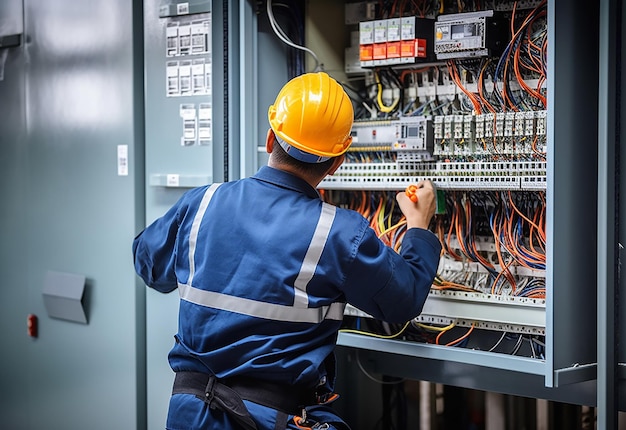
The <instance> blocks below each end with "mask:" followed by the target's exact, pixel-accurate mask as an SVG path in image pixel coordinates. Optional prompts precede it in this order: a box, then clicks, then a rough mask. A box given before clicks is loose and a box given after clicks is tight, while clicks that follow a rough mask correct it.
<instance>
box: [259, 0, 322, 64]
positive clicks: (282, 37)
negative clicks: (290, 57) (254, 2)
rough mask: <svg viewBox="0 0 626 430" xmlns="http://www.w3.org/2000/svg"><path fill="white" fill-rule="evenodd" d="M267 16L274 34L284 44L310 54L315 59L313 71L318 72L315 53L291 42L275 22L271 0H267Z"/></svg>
mask: <svg viewBox="0 0 626 430" xmlns="http://www.w3.org/2000/svg"><path fill="white" fill-rule="evenodd" d="M267 16H268V18H269V20H270V25H271V26H272V30H274V33H276V36H278V38H279V39H280V40H282V41H283V42H284V43H285V44H286V45H289V46H291V47H292V48H296V49H300V50H301V51H305V52H308V53H309V54H311V56H313V58H314V59H315V69H314V70H313V71H314V72H319V71H320V70H321V68H320V60H319V59H318V58H317V55H315V52H313V51H311V50H310V49H309V48H307V47H305V46H300V45H296V44H295V43H293V42H292V41H291V40H290V39H289V37H287V35H286V34H285V32H284V31H283V30H282V29H281V28H280V26H279V25H278V22H276V18H274V12H272V0H267Z"/></svg>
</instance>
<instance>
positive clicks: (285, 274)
mask: <svg viewBox="0 0 626 430" xmlns="http://www.w3.org/2000/svg"><path fill="white" fill-rule="evenodd" d="M440 251H441V245H440V243H439V240H438V239H437V237H436V236H435V235H434V234H433V233H431V232H430V231H427V230H423V229H418V228H413V229H409V230H408V231H407V232H406V234H405V236H404V238H403V242H402V250H401V253H400V254H398V253H396V252H395V251H393V250H392V249H391V248H389V247H387V246H385V245H384V244H383V243H382V242H381V241H380V240H379V239H378V238H377V237H376V234H375V232H374V231H373V230H372V229H371V228H370V227H369V223H368V221H367V220H366V219H365V218H364V217H363V216H361V215H360V214H359V213H357V212H355V211H352V210H347V209H342V208H337V207H335V206H332V205H329V204H327V203H323V202H322V200H321V199H320V196H319V194H318V192H317V191H316V190H315V189H314V188H313V187H312V186H311V185H309V184H308V183H307V182H305V181H304V180H302V179H300V178H298V177H296V176H294V175H291V174H289V173H287V172H284V171H282V170H278V169H274V168H271V167H268V166H265V167H262V168H261V169H259V171H258V172H257V174H256V175H254V176H252V177H250V178H246V179H242V180H238V181H233V182H226V183H223V184H221V185H220V184H213V185H211V186H204V187H199V188H195V189H191V190H189V191H188V192H186V193H185V194H184V195H183V196H182V197H181V198H180V200H179V201H178V202H177V203H176V204H175V205H174V206H173V207H172V208H171V209H170V210H169V211H168V212H167V213H166V214H165V215H164V216H163V217H161V218H159V219H157V220H156V221H155V222H154V223H152V224H151V225H150V226H148V227H147V228H146V229H145V230H144V231H142V232H141V233H140V234H139V235H138V236H137V237H136V238H135V240H134V243H133V254H134V261H135V268H136V271H137V273H138V274H139V275H140V276H141V278H142V279H143V280H144V281H145V283H146V285H148V286H149V287H151V288H154V289H156V290H157V291H160V292H163V293H168V292H170V291H173V290H175V289H176V288H178V291H179V294H180V308H179V328H178V334H177V335H176V342H175V344H174V346H173V348H172V350H171V352H170V354H169V362H170V365H171V367H172V369H173V370H174V371H175V372H178V371H195V372H204V373H210V374H214V375H216V377H217V378H228V377H233V376H247V377H251V378H257V379H263V380H269V381H274V382H277V383H284V384H289V385H293V386H301V387H303V388H307V389H311V390H313V389H314V388H315V387H322V388H324V389H327V390H328V391H332V389H333V386H334V383H335V378H334V370H335V369H334V368H332V369H331V368H327V366H328V363H329V361H328V360H327V358H328V357H332V356H333V354H334V348H335V342H336V339H337V332H338V330H339V328H340V325H341V321H342V317H343V311H344V308H345V303H350V304H352V305H354V306H356V307H357V308H359V309H361V310H362V311H364V312H366V313H368V314H370V315H371V316H373V317H375V318H377V319H380V320H384V321H387V322H392V323H394V322H396V323H400V322H406V321H408V320H410V319H411V318H413V317H415V316H417V315H418V314H419V313H420V312H421V309H422V306H423V304H424V301H425V300H426V297H427V295H428V292H429V289H430V286H431V283H432V281H433V278H434V276H435V274H436V270H437V265H438V262H439V255H440ZM333 365H334V364H333ZM245 404H246V405H247V406H248V409H249V410H250V412H251V415H252V416H253V418H254V420H255V421H256V423H257V426H258V428H259V430H261V429H269V430H271V429H274V421H275V419H276V418H275V416H276V413H275V411H274V410H273V409H269V408H266V407H264V406H260V405H257V404H255V403H252V402H249V401H245ZM313 414H314V418H315V412H314V413H313ZM318 415H319V416H320V419H325V420H326V421H328V422H329V423H332V422H333V420H335V422H336V423H342V421H341V419H340V418H339V417H336V416H334V413H333V412H331V410H330V409H323V410H322V412H318ZM325 415H328V416H326V417H325V418H324V416H325ZM167 428H168V429H172V430H180V429H219V430H227V429H230V428H237V427H233V424H232V423H231V421H230V419H229V417H228V416H227V415H226V414H224V413H223V412H222V411H220V410H212V409H209V408H207V405H206V404H205V403H204V402H203V401H201V400H199V399H197V398H195V397H194V396H192V395H189V394H175V395H173V396H172V397H171V400H170V408H169V412H168V419H167ZM288 428H296V427H295V426H294V424H293V422H292V420H290V424H289V427H288ZM330 428H333V427H330ZM337 428H344V427H341V424H337ZM345 428H347V427H345Z"/></svg>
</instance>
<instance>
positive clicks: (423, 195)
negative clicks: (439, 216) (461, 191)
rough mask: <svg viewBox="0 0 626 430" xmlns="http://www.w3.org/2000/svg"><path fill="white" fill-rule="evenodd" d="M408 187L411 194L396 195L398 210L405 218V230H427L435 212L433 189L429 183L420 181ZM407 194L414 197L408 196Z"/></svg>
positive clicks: (435, 201)
mask: <svg viewBox="0 0 626 430" xmlns="http://www.w3.org/2000/svg"><path fill="white" fill-rule="evenodd" d="M410 187H411V189H410V191H411V192H409V193H407V192H405V191H401V192H399V193H398V194H396V200H397V201H398V204H399V205H400V210H401V211H402V213H403V214H404V216H405V217H406V226H407V228H413V227H418V228H424V229H428V225H429V224H430V220H431V219H432V217H433V215H435V210H436V209H437V195H436V192H435V187H433V184H432V183H431V182H430V181H420V182H418V183H417V184H416V185H414V186H410ZM413 191H414V193H413ZM409 194H414V195H412V196H409Z"/></svg>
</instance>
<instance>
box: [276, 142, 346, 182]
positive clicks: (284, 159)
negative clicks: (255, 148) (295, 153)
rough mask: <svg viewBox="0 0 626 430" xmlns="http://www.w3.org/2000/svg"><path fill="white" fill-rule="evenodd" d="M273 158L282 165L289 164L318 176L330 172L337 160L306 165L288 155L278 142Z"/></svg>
mask: <svg viewBox="0 0 626 430" xmlns="http://www.w3.org/2000/svg"><path fill="white" fill-rule="evenodd" d="M272 156H273V157H274V159H275V160H276V161H277V162H278V163H280V164H287V165H289V166H291V167H294V168H295V169H297V170H298V171H300V172H302V173H306V174H312V175H316V176H322V175H324V174H325V173H326V172H328V170H330V167H331V166H332V164H333V161H334V160H335V158H334V157H333V158H330V159H328V160H326V161H322V162H321V163H305V162H304V161H300V160H297V159H295V158H293V157H292V156H291V155H289V154H287V151H285V150H284V149H283V147H282V146H280V144H279V143H278V141H276V140H274V147H273V149H272Z"/></svg>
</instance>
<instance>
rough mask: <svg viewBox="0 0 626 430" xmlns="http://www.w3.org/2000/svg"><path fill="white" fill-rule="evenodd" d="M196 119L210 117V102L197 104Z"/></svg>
mask: <svg viewBox="0 0 626 430" xmlns="http://www.w3.org/2000/svg"><path fill="white" fill-rule="evenodd" d="M198 119H208V120H210V119H211V104H210V103H200V105H199V106H198Z"/></svg>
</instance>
